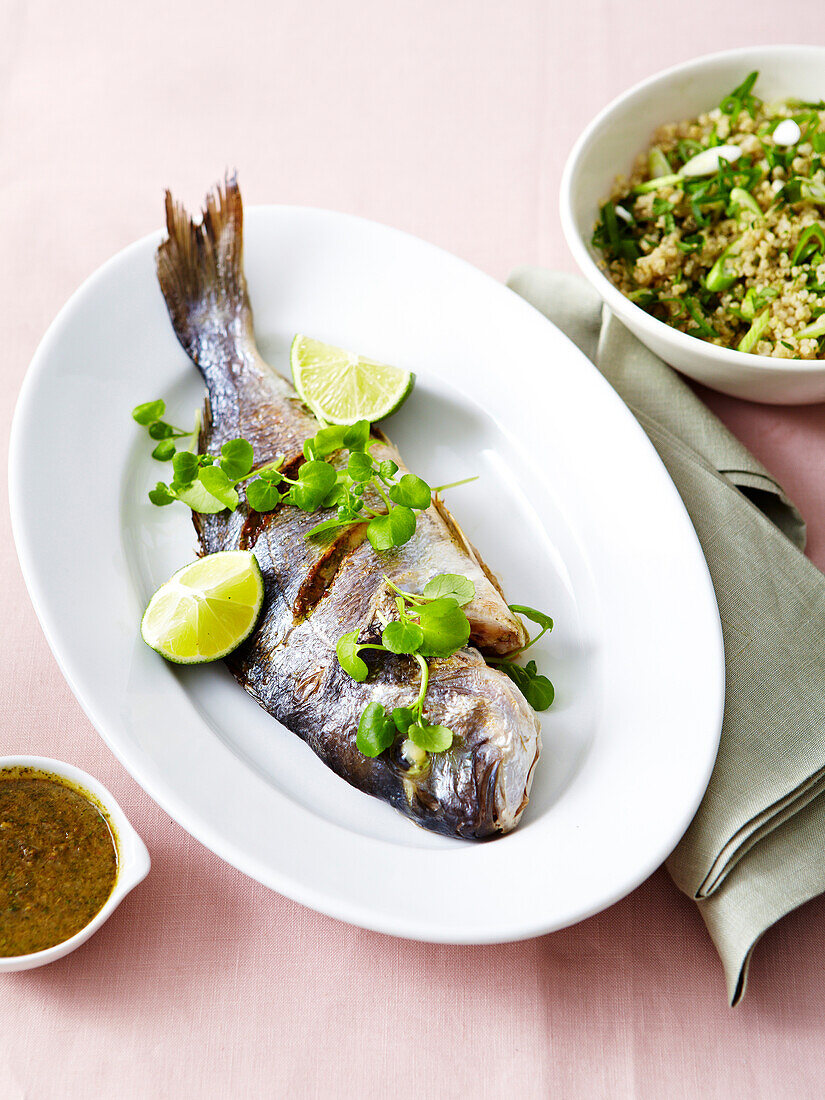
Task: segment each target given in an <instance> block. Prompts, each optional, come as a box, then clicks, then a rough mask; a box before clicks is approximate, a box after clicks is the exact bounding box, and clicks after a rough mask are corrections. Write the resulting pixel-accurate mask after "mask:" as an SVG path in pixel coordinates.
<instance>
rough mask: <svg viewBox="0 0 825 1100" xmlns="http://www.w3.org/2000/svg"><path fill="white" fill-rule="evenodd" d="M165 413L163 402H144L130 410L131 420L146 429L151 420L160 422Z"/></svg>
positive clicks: (164, 403)
mask: <svg viewBox="0 0 825 1100" xmlns="http://www.w3.org/2000/svg"><path fill="white" fill-rule="evenodd" d="M165 412H166V402H165V401H145V402H144V403H143V404H142V405H136V406H135V407H134V408H133V409H132V419H133V420H136V421H137V422H138V424H142V425H143V426H144V427H148V426H149V425H150V424H151V423H152V421H153V420H160V418H161V417H162V416H163V414H164V413H165Z"/></svg>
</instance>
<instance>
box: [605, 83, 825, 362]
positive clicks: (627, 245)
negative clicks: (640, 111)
mask: <svg viewBox="0 0 825 1100" xmlns="http://www.w3.org/2000/svg"><path fill="white" fill-rule="evenodd" d="M757 76H758V74H757V73H751V74H750V75H749V76H748V77H747V78H746V79H745V80H744V81H743V82H742V84H740V85H739V87H738V88H736V89H734V91H733V92H731V94H730V95H729V96H726V97H725V99H724V100H723V101H722V103H721V104H720V106H719V107H716V108H714V109H713V110H712V111H708V112H707V113H706V114H703V115H700V116H699V117H698V118H695V119H690V120H688V121H686V122H669V123H666V124H665V125H664V126H661V127H660V128H659V129H658V130H657V131H656V133H655V134H654V135H653V141H652V144H651V146H650V148H649V149H648V150H647V151H646V152H645V153H643V154H641V155H640V156H639V157H637V159H636V163H635V165H634V168H633V172H632V174H631V176H630V178H629V179H627V178H623V177H618V178H617V179H616V181H615V183H614V186H613V191H612V193H611V195H610V197H609V199H608V200H607V201H606V202H605V203H604V205H603V206H602V208H601V213H600V217H599V221H598V222H597V224H596V228H595V231H594V234H593V244H594V246H595V247H596V248H597V249H598V250H599V252H600V253H601V256H602V259H601V261H600V266H601V267H602V269H603V270H604V272H605V273H606V274H607V275H608V277H609V278H610V279H611V281H612V282H613V283H615V285H616V286H617V287H618V288H619V290H621V291H622V293H623V294H625V295H626V296H627V297H628V298H630V299H631V301H633V302H635V303H636V304H637V305H639V306H641V307H642V308H643V309H645V310H647V312H648V313H651V314H652V315H653V316H654V317H658V318H659V319H660V320H662V321H665V322H667V324H669V325H672V326H673V327H674V328H678V329H681V331H682V332H687V333H689V334H690V335H691V336H698V337H699V338H700V339H703V340H707V341H709V342H710V343H712V344H718V345H720V346H723V347H730V348H738V349H739V350H740V351H747V352H754V353H756V354H758V355H770V356H774V357H776V358H780V359H818V358H820V357H822V356H823V354H825V220H823V214H825V166H823V157H825V102H819V103H806V102H801V101H795V100H787V101H784V102H782V103H773V104H767V103H763V102H762V100H760V99H758V98H757V97H756V96H755V95H754V94H753V87H754V84H755V82H756V79H757ZM785 120H792V121H793V123H795V124H796V125H790V124H784V122H785ZM780 124H783V125H782V128H781V129H780V130H779V133H778V134H777V136H776V139H775V138H774V132H775V131H776V130H777V127H779V126H780ZM789 139H790V140H791V141H792V144H787V142H788V140H789Z"/></svg>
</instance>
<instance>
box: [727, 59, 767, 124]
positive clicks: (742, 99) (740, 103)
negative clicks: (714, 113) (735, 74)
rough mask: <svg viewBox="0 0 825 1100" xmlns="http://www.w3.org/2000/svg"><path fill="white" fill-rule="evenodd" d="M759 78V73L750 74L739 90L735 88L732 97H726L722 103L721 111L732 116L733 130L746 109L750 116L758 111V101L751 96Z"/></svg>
mask: <svg viewBox="0 0 825 1100" xmlns="http://www.w3.org/2000/svg"><path fill="white" fill-rule="evenodd" d="M758 76H759V72H758V71H756V72H752V73H748V75H747V76H746V77H745V79H744V80H743V81H742V83H741V84H740V85H739V87H738V88H734V89H733V91H732V92H731V93H730V95H726V96H725V98H724V99H723V100H722V102H721V103H720V104H719V108H720V110H721V111H722V112H723V113H724V114H726V115H730V124H731V128H733V127H734V126H735V125H736V120H737V119H738V118H739V112H740V111H741V110H742V109H743V108H744V109H745V110H746V111H747V112H748V114H749V115H751V116H753V112H754V110H755V109H756V104H757V99H756V96H753V95H751V88H753V86H754V84H755V83H756V78H757V77H758Z"/></svg>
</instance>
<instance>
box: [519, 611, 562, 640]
mask: <svg viewBox="0 0 825 1100" xmlns="http://www.w3.org/2000/svg"><path fill="white" fill-rule="evenodd" d="M509 607H510V610H511V611H512V612H514V613H515V614H516V615H521V616H523V618H525V619H529V620H530V622H531V623H535V624H536V625H537V626H540V627H541V633H542V634H546V633H547V631H548V630H552V629H553V620H552V619H551V618H550V616H549V615H548V614H546V613H545V612H544V611H537V610H536V609H535V607H527V606H526V605H525V604H520V603H511V604H510V605H509ZM540 636H541V635H537V637H536V641H538V638H539V637H540Z"/></svg>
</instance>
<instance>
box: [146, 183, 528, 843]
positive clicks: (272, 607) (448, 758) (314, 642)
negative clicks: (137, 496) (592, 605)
mask: <svg viewBox="0 0 825 1100" xmlns="http://www.w3.org/2000/svg"><path fill="white" fill-rule="evenodd" d="M166 222H167V232H168V236H167V239H166V240H165V241H164V242H163V243H162V244H161V246H160V248H159V249H158V253H157V273H158V280H159V283H160V287H161V290H162V292H163V295H164V298H165V301H166V305H167V309H168V312H169V316H170V319H171V321H172V325H173V328H174V330H175V333H176V335H177V337H178V340H179V341H180V343H181V345H182V346H183V348H184V349H185V350H186V352H187V354H188V355H189V357H190V358H191V359H192V361H193V362H194V363H195V365H196V366H197V367H198V369H199V370H200V372H201V374H202V375H203V378H204V381H205V383H206V390H207V396H206V401H205V406H204V413H203V418H202V427H201V436H200V447H201V450H202V451H204V452H208V453H211V454H217V453H219V451H220V447H221V445H222V444H223V443H224V442H226V441H227V440H228V439H233V438H237V437H238V436H242V437H243V438H245V439H248V440H249V442H250V443H251V444H252V446H253V448H254V451H255V460H256V464H261V463H263V462H267V461H270V460H272V459H274V458H275V457H277V456H279V455H283V458H284V469H285V470H287V471H288V470H292V471H294V470H297V469H298V468H299V466H300V464H301V463H302V462H303V461H304V458H303V445H304V442H305V440H306V439H307V438H309V437H311V436H313V435H314V434H315V433H316V432H317V431H318V429H319V427H321V425H320V423H319V422H318V421H317V420H316V419H315V417H314V416H312V415H311V414H310V413H309V412H308V411H307V409H306V408H305V406H304V405H303V404H302V403H301V401H300V400H299V399H298V397H297V395H296V393H295V391H294V389H293V387H292V386H291V384H290V383H289V382H288V381H287V380H286V379H285V378H283V377H282V376H281V375H279V374H277V373H276V372H275V371H274V370H273V369H272V368H271V367H269V366H268V365H267V364H266V363H265V362H264V361H263V359H262V358H261V356H260V354H259V352H258V349H257V347H256V344H255V338H254V331H253V323H252V311H251V308H250V304H249V295H248V291H247V286H246V279H245V276H244V271H243V206H242V203H241V197H240V192H239V190H238V185H237V182H236V180H235V179H234V177H232V178H228V179H227V180H226V181H225V182H224V184H223V186H219V187H216V188H215V189H214V190H213V191H212V192H210V194H209V195H208V196H207V200H206V206H205V209H204V213H203V218H202V220H201V222H200V223H196V222H195V221H193V219H192V218H190V216H189V215H188V214H187V213H186V211H185V210H184V209H183V208H182V207H181V206H180V205H178V204H177V203H176V202H174V200H173V199H172V197H171V195H170V194H169V193H168V192H167V195H166ZM374 435H375V445H374V450H375V452H376V453H378V452H384V451H386V455H387V456H388V457H392V458H393V460H394V461H395V462H397V463H398V465H399V467H400V468H401V469H403V468H404V467H403V463H402V461H401V458H400V456H399V455H398V453H397V452H396V451H395V449H394V448H393V447H392V444H391V443H390V442H389V440H387V439H386V438H385V437H384V436H383V435H382V433H380V432H378V431H376V432H375V433H374ZM381 457H384V455H383V454H382V455H381ZM241 496H243V494H242V493H241ZM319 518H323V517H322V516H319V515H318V514H317V513H316V514H314V515H307V514H306V513H304V512H301V511H300V510H299V509H297V508H294V507H291V506H288V505H283V506H280V507H278V508H277V509H275V510H274V511H273V512H270V513H266V514H263V515H261V514H258V513H256V512H254V511H252V510H250V509H248V508H247V506H246V503H245V502H244V501H243V500H242V503H241V505H240V506H239V508H238V509H237V511H235V512H221V513H218V514H217V515H200V514H197V513H195V514H193V519H194V523H195V528H196V531H197V535H198V541H199V544H200V550H201V553H204V554H208V553H214V552H216V551H219V550H230V549H239V548H245V549H251V550H252V551H253V552H254V554H255V556H256V558H257V560H258V562H259V564H260V566H261V570H262V573H263V576H264V583H265V587H266V599H265V603H264V610H263V612H262V616H261V620H260V622H259V624H258V626H257V627H256V629H255V631H254V632H253V634H252V635H251V637H250V638H249V639H248V640H247V641H246V642H245V643H244V645H243V646H242V647H241V648H240V649H239V650H237V651H236V652H235V653H233V654H232V655H231V657H230V658H229V659H228V660H227V664H228V666H229V668H230V669H231V671H232V673H233V675H234V676H235V678H236V679H237V680H238V682H239V683H240V684H241V686H242V687H244V689H245V690H246V691H247V692H249V694H250V695H252V696H253V698H255V699H256V700H257V702H258V703H259V704H260V705H261V706H262V707H264V708H265V709H266V710H267V711H268V712H269V713H270V714H271V715H273V716H274V717H275V718H277V719H278V720H279V721H280V722H281V723H282V724H283V725H284V726H286V727H287V728H288V729H290V730H291V731H292V732H293V733H295V734H297V735H298V736H299V737H301V738H302V739H303V740H304V741H305V742H306V744H307V745H308V746H309V747H310V748H311V749H312V750H313V752H315V753H316V754H317V755H318V756H319V757H320V759H321V760H322V761H323V762H324V763H325V764H326V765H327V766H328V767H329V768H331V769H332V770H333V771H334V772H336V773H337V774H338V775H339V776H341V777H342V778H343V779H345V780H346V781H347V782H349V783H351V784H352V785H353V786H355V787H357V788H358V789H359V790H361V791H364V792H365V793H367V794H371V795H374V796H376V797H378V798H381V799H383V800H384V801H386V802H388V803H390V804H391V805H393V806H394V807H396V809H398V810H399V811H401V812H402V813H404V814H405V815H407V816H408V817H409V818H411V819H412V820H413V821H415V822H416V823H417V824H419V825H421V826H423V827H424V828H427V829H430V830H432V831H434V832H437V833H441V834H443V835H446V836H451V837H459V838H466V839H480V838H483V837H488V836H494V835H500V834H501V833H504V832H508V831H509V830H510V829H512V828H513V827H514V826H515V825H516V824H517V822H518V820H519V817H520V816H521V813H522V812H523V810H524V807H525V806H526V804H527V798H528V795H529V790H530V783H531V781H532V776H533V771H534V767H535V763H536V760H537V759H538V755H539V752H540V747H541V743H540V727H539V723H538V721H537V719H536V716H535V714H534V713H533V711H532V710H531V709H530V707H529V706H528V704H527V703H526V701H525V699H524V697H523V696H522V695H521V693H520V692H519V690H518V689H517V688H516V687H515V685H514V684H513V682H512V681H511V680H510V679H509V678H508V677H507V676H505V675H504V674H503V673H501V672H499V671H497V670H496V669H494V668H491V667H489V666H488V665H487V664H486V663H485V661H484V659H483V657H482V656H481V653H480V652H479V651H478V649H477V648H475V646H483V647H484V648H485V649H489V650H491V651H494V652H498V653H507V652H511V651H513V650H514V649H516V648H518V647H519V646H520V645H521V644H523V642H524V637H525V636H524V631H523V627H522V625H521V623H520V622H519V620H518V619H517V618H516V617H515V616H514V615H513V614H512V613H511V612H510V610H509V608H508V607H507V604H506V602H505V600H504V598H503V596H502V593H501V590H500V587H499V586H498V583H497V582H496V581H495V578H494V577H493V576H492V574H491V573H490V571H489V570H488V569H487V567H486V566H485V565H484V562H483V561H482V560H481V559H480V558H479V557H478V555H477V554H476V552H475V551H474V549H473V548H472V547H471V546H470V544H469V543H468V542H467V540H466V539H465V538H464V536H463V533H462V532H461V530H460V528H459V527H458V526H457V524H456V523H455V521H454V520H453V519H452V517H451V515H450V513H449V512H448V511H447V509H446V508H445V507H444V505H443V504H441V503H440V502H438V501H436V502H435V503H434V504H433V506H431V507H430V508H429V509H428V510H427V511H425V512H423V513H421V515H420V516H419V520H418V525H417V529H416V533H415V535H414V536H413V538H412V539H411V540H410V541H409V542H408V543H407V544H406V545H405V546H402V547H398V548H396V549H395V550H392V551H387V552H385V553H380V554H379V553H377V552H376V551H374V550H373V549H372V547H371V545H370V544H369V542H367V541H366V539H365V530H364V527H363V526H356V527H351V528H346V529H343V530H340V531H338V532H336V533H334V534H333V535H330V536H329V537H327V538H326V539H311V540H310V539H307V538H306V537H305V536H306V533H307V532H308V530H309V529H310V528H311V527H312V526H314V525H315V524H316V523H317V522H318V521H319ZM443 572H456V573H463V574H465V575H467V576H469V577H470V578H471V579H472V580H473V582H474V584H475V589H476V595H475V597H474V599H473V601H472V602H471V603H470V604H469V605H468V606H467V607H466V608H465V611H466V612H467V616H468V618H469V620H470V624H471V635H470V642H471V645H470V646H468V648H466V649H465V650H462V651H460V652H458V653H456V654H454V655H453V656H452V657H449V658H437V659H431V660H430V662H429V664H430V686H429V689H428V693H427V717H428V719H429V721H431V722H437V723H441V724H444V725H448V726H449V727H450V728H451V729H452V730H453V733H454V743H453V747H452V748H451V749H450V750H448V751H447V752H445V753H439V754H434V755H431V756H430V757H429V758H428V761H427V764H426V765H425V766H423V767H421V768H411V767H410V766H409V764H408V762H407V761H406V760H405V759H404V757H403V755H402V754H401V752H399V751H398V750H397V749H391V750H388V751H387V752H385V753H382V754H381V756H379V757H377V758H375V759H370V758H368V757H366V756H364V755H362V754H361V753H360V752H359V751H358V749H357V746H356V733H357V727H358V720H359V717H360V715H361V713H362V711H363V709H364V707H365V706H366V704H367V703H368V702H369V701H370V700H372V699H377V700H378V701H380V702H382V703H383V704H384V705H385V706H386V707H387V708H388V709H393V708H394V707H399V706H408V705H410V704H411V703H412V702H413V700H414V699H415V697H416V695H417V692H418V682H419V677H418V669H417V665H416V663H415V662H414V660H413V659H412V658H408V657H404V656H398V657H396V656H392V655H389V654H383V653H382V654H375V653H372V654H371V659H370V660H369V661H368V664H369V665H370V670H371V671H370V675H369V677H368V679H367V680H366V681H365V682H364V683H357V682H356V681H355V680H353V679H351V678H350V677H349V676H348V675H347V674H346V673H345V672H344V671H343V669H342V668H341V667H340V665H339V664H338V661H337V658H336V656H335V644H336V642H337V640H338V638H339V637H340V636H341V635H342V634H344V633H346V632H349V631H352V630H358V631H359V633H360V635H361V636H362V637H363V638H367V637H370V636H375V635H376V633H380V624H381V613H382V609H383V608H385V607H386V606H387V605H388V601H389V603H390V604H391V592H390V589H389V586H388V585H387V578H389V579H390V580H391V581H392V582H393V583H394V584H397V585H398V586H399V587H402V588H405V589H406V590H408V591H412V592H420V591H421V590H422V589H423V586H424V584H426V582H427V580H429V579H430V577H432V576H434V575H435V574H437V573H443Z"/></svg>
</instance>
